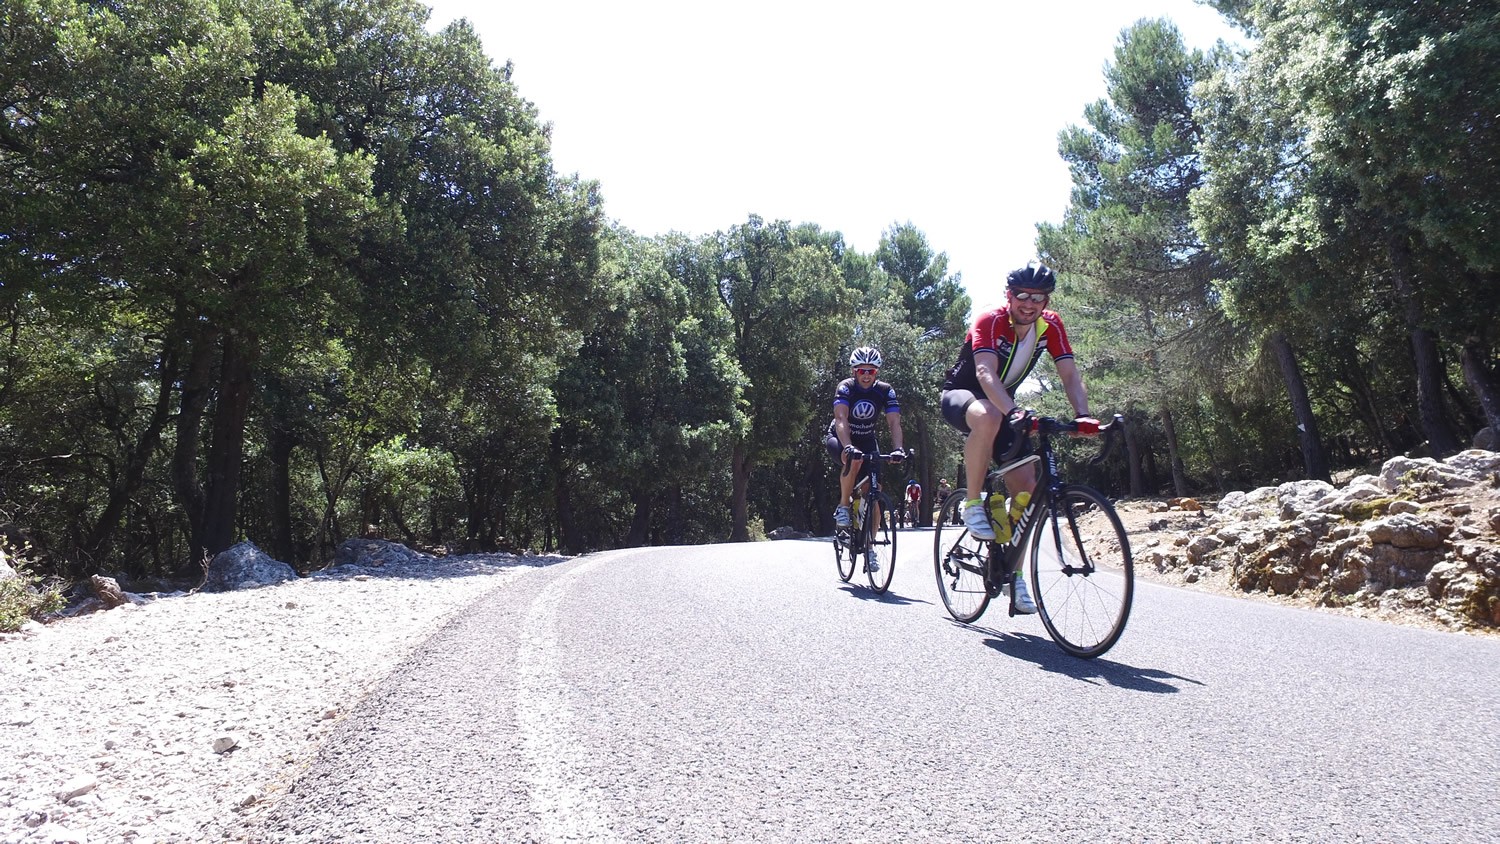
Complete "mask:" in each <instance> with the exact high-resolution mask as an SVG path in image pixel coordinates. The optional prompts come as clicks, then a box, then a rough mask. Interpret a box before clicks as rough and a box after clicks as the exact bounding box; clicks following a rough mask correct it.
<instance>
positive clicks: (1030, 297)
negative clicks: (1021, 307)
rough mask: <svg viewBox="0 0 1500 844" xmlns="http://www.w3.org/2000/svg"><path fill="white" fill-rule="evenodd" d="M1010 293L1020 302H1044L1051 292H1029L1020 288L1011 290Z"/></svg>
mask: <svg viewBox="0 0 1500 844" xmlns="http://www.w3.org/2000/svg"><path fill="white" fill-rule="evenodd" d="M1010 295H1012V296H1014V297H1016V299H1018V300H1020V301H1022V302H1045V301H1047V298H1048V297H1049V296H1051V295H1052V294H1051V293H1031V292H1029V291H1026V290H1021V291H1016V290H1012V291H1010Z"/></svg>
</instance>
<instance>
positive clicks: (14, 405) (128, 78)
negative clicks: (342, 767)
mask: <svg viewBox="0 0 1500 844" xmlns="http://www.w3.org/2000/svg"><path fill="white" fill-rule="evenodd" d="M0 4H3V5H0V8H3V10H4V11H3V13H0V14H3V20H0V27H3V30H0V103H3V109H4V121H3V122H0V180H3V181H0V319H3V327H4V329H5V331H4V349H3V353H0V522H3V528H0V529H3V532H4V534H5V536H6V538H7V539H8V540H9V542H10V543H11V544H12V547H13V548H14V547H16V546H18V545H20V544H22V543H29V545H30V549H31V550H30V551H28V552H26V553H27V554H28V555H30V558H31V559H32V560H33V561H34V563H33V565H34V566H38V567H40V568H41V569H42V570H44V571H46V572H49V573H52V574H56V575H59V576H62V577H64V578H78V577H81V576H83V575H86V574H90V573H95V572H109V573H116V574H120V575H124V576H126V577H129V578H132V579H140V578H149V577H192V576H194V575H196V574H200V573H201V571H202V565H203V564H204V561H205V560H206V559H208V558H209V557H210V556H211V555H212V554H214V553H216V552H218V551H221V550H223V549H225V548H227V547H229V546H230V545H232V544H234V543H235V542H238V541H240V540H243V539H249V540H251V541H253V542H255V543H256V544H257V545H259V546H260V547H262V548H263V549H265V550H266V551H267V552H268V553H270V554H271V555H272V556H274V557H276V558H278V559H281V560H284V561H286V562H289V563H291V564H292V565H294V566H296V567H298V568H299V569H302V570H304V571H305V570H309V569H311V568H315V567H317V566H319V565H322V564H324V563H326V562H327V561H328V559H329V558H330V557H331V554H332V551H333V549H334V548H335V547H337V545H338V544H339V543H340V542H342V541H343V540H344V539H347V538H349V537H351V536H358V535H362V534H364V533H365V532H366V531H367V530H369V529H371V528H373V529H375V530H377V531H379V533H380V534H381V535H383V536H385V537H387V538H391V539H395V540H398V541H402V542H407V543H409V544H412V545H415V546H421V547H431V548H437V547H446V548H449V549H455V548H462V549H466V550H487V549H493V548H522V547H526V548H534V549H546V550H554V549H555V550H561V551H564V552H570V553H573V552H581V551H585V550H589V549H600V548H609V547H620V546H626V545H641V544H664V543H697V542H711V541H724V540H747V539H753V538H756V537H758V536H760V535H762V534H763V532H764V531H765V530H766V529H769V528H774V527H777V526H781V525H789V526H792V527H795V528H799V529H802V530H810V531H813V532H827V531H829V530H831V526H832V519H831V516H832V509H833V503H834V502H833V496H834V494H835V491H836V490H835V482H834V477H833V472H834V470H835V467H834V466H833V464H832V462H831V461H830V460H829V459H828V457H827V455H826V453H825V452H823V450H822V446H821V439H820V436H819V435H820V433H821V431H822V429H823V427H824V426H825V425H826V424H827V421H828V419H829V417H830V415H831V397H832V394H833V388H834V385H835V384H836V383H837V382H838V381H839V380H840V379H842V378H843V377H846V375H847V366H846V365H845V361H846V360H847V357H848V353H849V350H850V349H851V348H853V347H854V346H857V345H863V344H873V345H877V346H879V347H880V348H881V350H882V352H883V353H884V356H885V359H886V366H885V369H884V370H883V372H882V377H884V378H886V379H888V380H890V381H891V382H892V383H894V384H895V386H896V387H897V390H898V391H899V393H900V395H901V399H902V407H903V427H904V428H905V429H906V432H907V437H906V442H907V445H908V446H909V447H910V448H912V449H913V450H914V451H915V454H916V459H915V460H914V461H912V463H911V464H910V465H909V466H908V467H907V469H906V470H905V471H906V472H908V473H910V474H913V475H915V476H916V477H917V478H918V480H919V481H921V483H922V484H923V485H924V487H925V488H927V489H935V488H936V486H937V480H938V478H939V477H940V476H941V477H947V478H953V477H955V475H956V473H957V460H958V458H959V455H960V453H961V448H960V442H959V440H958V438H957V435H956V434H955V433H954V432H953V431H952V430H951V429H949V428H948V427H947V426H946V425H945V424H943V422H942V420H941V416H940V414H939V412H938V408H937V405H938V397H939V390H940V385H941V383H942V378H943V374H944V370H945V369H946V368H947V367H948V366H949V365H950V364H951V363H952V360H953V358H954V356H955V354H956V351H957V348H958V345H959V343H960V342H961V340H962V336H963V332H964V330H965V328H966V325H967V321H968V319H969V316H970V314H969V311H970V308H971V304H972V303H971V302H970V299H969V297H968V295H967V294H966V293H965V292H964V288H963V285H962V280H961V278H960V276H959V275H958V274H957V273H954V272H950V270H949V267H948V263H947V258H946V256H945V254H944V253H943V252H942V251H941V250H940V249H939V246H940V245H939V244H932V243H929V241H928V239H927V237H926V235H925V234H924V233H923V232H922V231H921V230H920V229H919V228H917V227H916V226H915V225H913V224H911V223H893V224H892V225H891V226H890V227H889V228H888V229H887V230H886V231H885V232H884V234H883V236H882V238H881V241H880V244H879V246H878V248H877V249H876V250H875V252H874V253H873V254H863V253H860V252H858V251H856V250H854V249H851V248H849V247H848V246H847V245H846V244H845V242H844V238H843V235H842V234H841V233H839V232H837V231H827V230H824V229H823V228H821V227H820V226H818V225H817V224H816V223H815V222H801V223H791V222H787V221H770V220H765V219H761V218H759V217H756V216H751V217H749V218H748V219H746V220H743V221H733V220H726V221H725V226H724V228H723V229H721V230H720V231H718V232H716V233H714V234H712V235H709V236H705V237H688V236H683V235H678V234H665V235H659V234H643V233H637V232H632V231H628V230H625V229H623V228H621V227H620V226H618V225H616V224H613V223H611V222H610V220H609V218H608V214H607V209H606V206H605V203H604V200H603V196H604V195H605V194H606V193H607V186H600V185H598V184H595V183H592V182H587V181H582V180H579V179H577V178H569V177H565V176H562V175H560V174H558V173H557V172H556V171H555V170H554V168H553V165H552V161H551V155H550V149H549V146H550V141H549V137H548V135H549V130H548V127H546V126H545V125H543V124H541V123H540V122H539V121H538V118H537V114H536V110H535V109H534V108H533V106H532V105H531V104H530V103H529V102H527V100H526V99H525V98H524V96H523V92H521V91H519V90H517V88H516V86H515V85H514V84H513V82H512V79H511V68H510V67H509V66H504V67H497V66H495V65H494V64H493V63H492V62H491V61H490V60H489V59H488V58H487V57H486V56H485V54H484V51H483V49H482V45H481V43H480V41H479V38H478V36H477V35H476V34H475V32H474V31H473V29H472V28H471V27H470V26H469V25H468V24H466V23H464V22H462V21H460V22H458V23H455V24H452V25H450V26H448V27H447V28H445V29H443V30H442V31H439V32H429V31H428V30H427V28H426V24H427V18H428V10H427V9H426V7H425V6H423V5H422V4H421V3H419V2H415V0H174V2H171V3H165V2H161V0H115V1H114V2H77V1H76V0H0ZM1212 5H1214V6H1215V7H1216V8H1218V9H1219V11H1220V12H1222V13H1223V14H1225V15H1226V16H1227V17H1228V18H1229V19H1230V20H1232V21H1233V22H1235V23H1236V24H1237V25H1239V26H1241V27H1242V28H1243V29H1244V30H1245V31H1246V33H1247V35H1248V36H1249V38H1248V39H1247V43H1248V44H1249V45H1250V46H1249V47H1248V48H1245V49H1244V50H1232V49H1229V48H1227V47H1223V46H1221V47H1219V48H1217V49H1215V50H1212V51H1210V52H1208V53H1206V54H1205V53H1203V52H1201V51H1196V50H1195V51H1188V50H1186V49H1185V48H1184V46H1183V43H1182V39H1181V37H1180V35H1179V34H1178V32H1177V30H1176V29H1175V27H1173V25H1172V24H1171V23H1170V22H1167V21H1141V22H1139V23H1138V24H1136V25H1134V26H1132V27H1130V28H1129V29H1127V30H1126V31H1124V32H1123V33H1122V34H1121V36H1120V40H1119V43H1118V47H1117V50H1116V53H1115V56H1114V57H1113V60H1112V61H1111V62H1110V63H1109V65H1108V66H1107V69H1106V81H1107V91H1108V94H1107V97H1106V98H1105V99H1102V100H1100V101H1099V102H1097V103H1094V104H1091V105H1087V106H1085V107H1083V112H1082V113H1083V117H1084V121H1085V124H1086V125H1081V126H1072V127H1058V128H1059V129H1061V130H1062V131H1061V133H1060V135H1059V152H1060V154H1061V156H1062V158H1063V159H1064V161H1066V163H1067V164H1068V166H1069V167H1070V169H1071V172H1072V175H1073V185H1074V186H1073V193H1072V196H1071V202H1070V205H1069V208H1068V211H1067V214H1066V216H1065V218H1064V219H1063V221H1062V222H1061V223H1060V224H1055V225H1054V224H1040V225H1039V226H1038V238H1037V252H1038V255H1039V256H1040V257H1041V258H1042V259H1043V260H1045V261H1047V262H1048V263H1050V264H1052V265H1053V266H1054V267H1055V268H1056V269H1057V270H1058V272H1059V275H1060V279H1061V284H1060V287H1059V292H1058V295H1057V296H1056V297H1055V298H1054V305H1053V306H1054V307H1055V308H1057V309H1058V310H1059V311H1061V312H1062V313H1063V315H1064V319H1065V320H1066V321H1067V323H1068V327H1069V335H1070V338H1071V339H1073V341H1074V346H1075V349H1076V350H1077V352H1078V360H1079V364H1080V366H1081V368H1082V369H1083V371H1084V374H1085V379H1086V380H1087V382H1088V384H1089V389H1090V394H1091V396H1092V398H1093V404H1094V407H1095V409H1096V410H1098V411H1099V412H1105V411H1108V410H1112V411H1118V412H1121V413H1124V414H1125V415H1126V416H1127V418H1128V419H1129V423H1130V424H1129V427H1128V430H1129V432H1130V435H1129V437H1128V440H1127V445H1128V453H1127V454H1126V455H1125V458H1124V459H1121V460H1118V461H1113V462H1111V463H1109V464H1105V465H1104V466H1102V467H1085V466H1084V465H1082V464H1081V462H1080V465H1078V466H1076V467H1070V471H1071V472H1073V473H1074V474H1075V475H1078V476H1080V477H1088V478H1089V479H1090V480H1092V481H1093V482H1095V483H1098V484H1100V485H1103V486H1105V487H1106V488H1108V489H1111V490H1112V491H1113V492H1115V493H1117V494H1121V495H1133V496H1146V495H1158V494H1188V493H1203V494H1216V493H1220V492H1223V491H1227V490H1230V489H1244V488H1248V487H1250V486H1253V485H1259V484H1264V483H1269V482H1272V481H1278V480H1290V479H1294V478H1301V477H1317V478H1328V477H1330V476H1331V475H1332V474H1333V473H1335V472H1339V471H1343V470H1348V469H1361V470H1363V469H1367V468H1368V467H1370V466H1372V465H1374V464H1377V463H1378V462H1379V461H1380V460H1382V459H1384V458H1385V457H1388V456H1391V455H1394V454H1398V453H1427V454H1434V455H1444V454H1447V453H1451V452H1453V451H1456V450H1458V449H1460V448H1463V447H1466V446H1467V445H1468V444H1469V443H1470V442H1471V441H1472V439H1473V437H1474V436H1475V434H1476V432H1479V431H1480V429H1483V428H1486V427H1490V428H1494V427H1497V422H1500V393H1497V375H1496V350H1497V337H1496V328H1495V319H1494V317H1495V314H1496V313H1500V307H1497V306H1500V301H1497V300H1500V286H1497V284H1496V283H1495V282H1496V270H1497V261H1500V237H1497V233H1496V232H1495V231H1494V228H1493V223H1492V221H1493V220H1494V219H1495V214H1494V212H1495V208H1494V203H1495V202H1496V195H1497V188H1500V132H1497V121H1500V64H1497V63H1495V62H1494V61H1493V60H1492V57H1493V56H1494V55H1497V54H1500V9H1497V8H1496V7H1495V6H1494V4H1493V3H1489V2H1477V0H1471V2H1463V0H1446V1H1445V2H1437V0H1402V2H1395V0H1362V2H1359V3H1352V2H1328V0H1215V2H1213V3H1212ZM1080 106H1083V104H1080ZM1019 260H1024V256H1018V261H1019ZM1039 371H1040V372H1041V374H1040V376H1039V378H1038V381H1037V387H1038V388H1039V391H1038V392H1037V393H1035V394H1033V395H1029V396H1027V397H1026V398H1025V399H1024V402H1025V403H1027V404H1029V405H1031V406H1034V407H1037V408H1039V409H1042V410H1045V411H1049V412H1057V413H1062V412H1066V410H1067V404H1066V401H1065V400H1064V399H1063V398H1062V396H1061V394H1060V391H1058V390H1056V389H1055V387H1056V386H1057V385H1056V382H1055V380H1054V379H1053V378H1052V374H1051V371H1050V369H1049V368H1047V367H1041V368H1040V369H1039ZM1068 449H1069V451H1070V453H1076V454H1078V455H1080V456H1081V455H1085V454H1088V453H1090V451H1091V449H1092V446H1090V445H1087V444H1080V443H1070V444H1068ZM1075 450H1076V451H1075Z"/></svg>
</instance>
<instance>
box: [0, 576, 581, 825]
mask: <svg viewBox="0 0 1500 844" xmlns="http://www.w3.org/2000/svg"><path fill="white" fill-rule="evenodd" d="M561 559H562V558H559V557H516V556H512V555H506V554H495V555H474V556H467V557H451V558H431V557H427V558H422V559H419V560H418V561H416V562H413V563H410V564H402V565H399V566H385V567H382V568H378V569H376V568H370V569H364V568H360V567H356V566H343V567H340V568H339V569H334V570H330V571H328V572H324V573H321V574H319V575H315V576H313V577H308V578H303V579H300V580H296V581H291V582H287V583H283V584H280V585H277V586H268V587H263V588H260V589H251V590H246V591H239V592H226V593H214V594H210V593H193V594H187V595H175V596H164V597H160V598H157V599H155V600H152V601H150V602H149V603H145V604H143V605H139V606H123V607H120V608H118V609H114V610H109V611H104V612H99V613H95V614H92V615H87V616H82V617H79V618H72V619H64V620H61V621H57V622H54V623H51V624H48V625H44V626H43V625H30V626H29V627H28V629H27V630H26V631H23V632H21V633H14V634H5V635H0V844H20V842H26V844H34V842H47V843H48V844H52V842H91V843H92V842H134V843H135V844H146V842H196V841H203V840H208V839H211V838H214V837H218V836H219V835H220V834H221V833H220V832H218V831H220V830H223V829H225V827H226V826H229V825H232V824H233V821H234V819H235V817H236V815H237V813H241V812H245V811H247V810H249V809H251V807H255V808H260V807H261V806H262V805H264V804H265V803H266V802H267V801H268V800H273V799H274V798H275V797H276V796H277V795H278V794H279V793H280V791H281V790H283V789H285V788H286V786H287V785H289V784H290V783H291V781H292V779H293V778H294V777H295V776H296V775H297V773H298V772H299V771H300V770H301V769H302V768H303V766H304V765H305V764H306V763H307V762H309V761H311V759H312V758H313V756H314V754H315V753H316V751H317V749H318V746H319V744H320V742H321V741H322V740H323V739H324V738H325V737H327V736H328V734H329V732H330V730H331V729H332V727H333V725H334V724H336V723H337V722H338V719H339V718H340V717H342V716H343V715H344V714H345V713H346V712H347V711H349V709H350V708H351V706H352V705H353V704H354V703H355V702H357V701H358V700H359V699H360V698H361V697H363V696H364V694H365V693H366V692H367V690H368V689H369V688H370V687H371V686H372V685H373V684H374V683H375V682H377V681H379V680H380V679H382V678H383V677H385V676H386V675H387V674H389V673H390V672H391V670H393V669H394V668H395V667H396V666H397V665H398V664H399V663H400V662H401V660H402V659H404V658H405V657H406V656H407V655H409V654H410V653H411V652H412V651H413V650H414V649H415V648H416V647H417V646H418V645H419V644H421V643H422V642H423V641H424V640H425V639H426V638H427V637H428V636H430V635H431V634H432V633H433V632H435V631H436V630H437V629H438V628H439V627H440V626H441V625H442V624H443V623H444V622H445V621H447V620H448V619H449V618H450V617H451V616H452V615H453V614H454V613H456V612H458V611H460V610H462V609H463V608H464V607H466V606H468V605H469V604H471V603H472V602H474V601H475V600H477V599H479V598H480V597H481V596H483V595H484V594H485V593H486V592H488V591H490V590H493V589H496V588H499V587H500V586H502V585H503V584H505V583H506V582H508V581H509V580H510V579H512V578H513V577H515V576H517V575H518V574H519V573H520V572H522V571H525V570H526V569H528V568H530V567H533V566H538V565H547V564H550V563H554V562H559V561H560V560H561Z"/></svg>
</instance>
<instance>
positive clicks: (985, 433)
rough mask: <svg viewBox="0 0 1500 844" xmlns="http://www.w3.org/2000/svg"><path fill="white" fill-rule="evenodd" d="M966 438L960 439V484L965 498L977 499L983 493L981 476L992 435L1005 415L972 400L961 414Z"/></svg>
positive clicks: (986, 466)
mask: <svg viewBox="0 0 1500 844" xmlns="http://www.w3.org/2000/svg"><path fill="white" fill-rule="evenodd" d="M964 421H965V422H967V423H968V425H969V436H968V437H966V438H965V439H964V480H965V481H966V482H967V483H966V485H967V487H968V490H969V498H970V499H971V500H972V499H975V498H978V497H979V496H980V494H981V490H983V489H984V476H985V474H987V473H988V472H989V470H990V455H991V454H993V453H994V451H995V435H996V434H998V433H1000V426H1001V425H1002V424H1004V422H1005V414H1004V413H1001V412H1000V408H998V407H996V406H995V403H994V402H992V401H990V400H989V399H975V400H974V401H972V402H969V408H968V410H966V411H964Z"/></svg>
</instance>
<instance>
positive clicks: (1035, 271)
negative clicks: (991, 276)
mask: <svg viewBox="0 0 1500 844" xmlns="http://www.w3.org/2000/svg"><path fill="white" fill-rule="evenodd" d="M1005 286H1006V287H1011V288H1016V287H1023V288H1025V289H1027V290H1040V291H1042V292H1043V293H1051V292H1052V291H1053V290H1054V289H1055V288H1056V287H1057V276H1056V275H1055V274H1054V273H1053V272H1052V270H1051V268H1049V267H1048V266H1047V265H1046V264H1027V265H1026V266H1024V267H1022V268H1021V269H1019V270H1011V271H1010V275H1009V276H1008V277H1006V279H1005Z"/></svg>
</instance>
